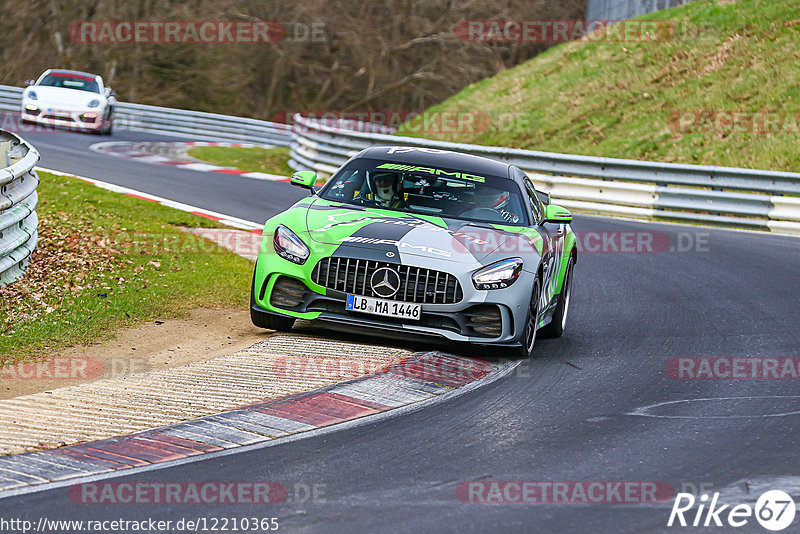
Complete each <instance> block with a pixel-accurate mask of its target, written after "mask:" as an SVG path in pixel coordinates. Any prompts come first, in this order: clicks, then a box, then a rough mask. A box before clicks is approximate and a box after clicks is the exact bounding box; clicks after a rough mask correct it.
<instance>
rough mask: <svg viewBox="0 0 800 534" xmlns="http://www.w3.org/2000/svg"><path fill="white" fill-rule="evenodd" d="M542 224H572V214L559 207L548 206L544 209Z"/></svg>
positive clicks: (554, 205)
mask: <svg viewBox="0 0 800 534" xmlns="http://www.w3.org/2000/svg"><path fill="white" fill-rule="evenodd" d="M544 222H549V223H557V224H569V223H571V222H572V214H571V213H570V212H569V211H567V210H566V209H564V208H562V207H561V206H557V205H556V204H548V205H547V207H546V208H545V209H544Z"/></svg>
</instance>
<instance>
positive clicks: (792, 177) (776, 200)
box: [289, 115, 800, 234]
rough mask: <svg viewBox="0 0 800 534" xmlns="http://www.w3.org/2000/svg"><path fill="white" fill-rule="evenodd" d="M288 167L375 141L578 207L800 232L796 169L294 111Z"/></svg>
mask: <svg viewBox="0 0 800 534" xmlns="http://www.w3.org/2000/svg"><path fill="white" fill-rule="evenodd" d="M294 123H295V139H294V141H293V142H292V145H291V150H290V155H291V160H290V161H289V165H290V166H291V167H292V168H294V169H296V170H313V171H316V172H317V173H319V174H323V175H330V174H332V173H333V172H335V171H336V169H337V168H338V167H339V166H340V165H342V164H343V163H344V162H345V161H347V159H349V158H350V157H352V156H354V155H355V154H357V153H358V152H360V151H361V150H363V149H365V148H368V147H370V146H376V145H392V146H413V147H422V148H432V149H440V150H453V151H458V152H466V153H469V154H475V155H478V156H486V157H490V158H494V159H498V160H502V161H505V162H507V163H510V164H512V165H516V166H518V167H519V168H521V169H523V170H524V171H526V172H527V173H528V175H529V176H531V178H532V179H533V181H534V182H535V183H536V185H537V187H538V188H540V189H541V190H542V191H544V192H548V193H551V194H552V196H553V198H554V199H556V200H557V202H558V203H559V204H560V205H563V206H564V207H566V208H569V209H572V210H574V211H576V212H584V213H597V214H602V215H616V216H623V217H636V218H645V219H656V220H669V221H681V222H689V223H700V224H713V225H721V226H732V227H739V228H752V229H760V230H772V231H778V232H783V233H794V234H800V174H799V173H792V172H778V171H764V170H755V169H738V168H733V167H712V166H707V165H681V164H674V163H657V162H650V161H638V160H629V159H613V158H601V157H594V156H574V155H568V154H556V153H552V152H538V151H534V150H522V149H514V148H504V147H492V146H482V145H470V144H463V143H447V142H442V141H432V140H429V139H422V138H415V137H400V136H395V135H386V134H384V133H378V132H370V131H368V130H369V128H368V127H367V126H366V125H360V126H359V127H357V128H353V124H352V122H351V121H350V122H342V123H335V122H330V121H324V122H321V121H318V120H313V119H307V118H304V117H302V116H300V115H295V116H294Z"/></svg>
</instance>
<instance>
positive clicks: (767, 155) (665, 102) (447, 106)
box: [398, 0, 800, 171]
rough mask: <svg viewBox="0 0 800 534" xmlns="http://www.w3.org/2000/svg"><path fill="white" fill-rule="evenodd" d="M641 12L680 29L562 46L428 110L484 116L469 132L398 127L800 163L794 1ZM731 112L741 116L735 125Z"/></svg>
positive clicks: (617, 153)
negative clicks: (653, 36)
mask: <svg viewBox="0 0 800 534" xmlns="http://www.w3.org/2000/svg"><path fill="white" fill-rule="evenodd" d="M640 19H646V20H657V21H666V22H669V23H671V24H672V25H673V26H674V34H673V36H672V37H671V38H667V39H666V40H663V41H638V42H634V41H629V42H589V41H577V42H570V43H566V44H563V45H559V46H556V47H554V48H551V49H550V50H548V51H546V52H544V53H543V54H541V55H539V56H537V57H536V58H534V59H532V60H530V61H528V62H526V63H524V64H522V65H519V66H517V67H515V68H512V69H508V70H506V71H503V72H502V73H500V74H498V75H497V76H495V77H493V78H489V79H486V80H483V81H481V82H479V83H476V84H473V85H471V86H468V87H466V88H465V89H464V90H462V91H461V92H460V93H458V94H457V95H455V96H453V97H451V98H450V99H448V100H446V101H445V102H443V103H442V104H440V105H438V106H435V107H433V108H431V109H429V110H428V114H429V115H430V116H434V117H435V116H436V114H437V113H440V112H458V111H461V112H464V113H472V114H475V115H476V119H475V120H473V121H465V122H464V123H463V124H464V127H455V128H453V127H451V128H449V131H447V132H446V133H442V132H438V133H437V132H436V131H431V129H430V128H428V129H426V128H425V127H424V126H421V124H420V121H417V122H413V121H412V122H411V123H410V124H408V125H406V126H405V128H404V129H402V130H401V131H400V132H398V133H399V134H401V135H412V136H413V135H416V136H422V137H429V138H434V139H440V140H446V141H457V142H466V143H477V144H484V145H497V146H509V147H516V148H527V149H536V150H545V151H552V152H562V153H572V154H586V155H594V156H607V157H620V158H634V159H645V160H655V161H665V162H680V163H695V164H709V165H726V166H735V167H746V168H762V169H774V170H787V171H798V170H800V151H798V150H797V140H798V136H800V11H798V5H797V2H796V1H789V2H787V1H785V0H738V1H731V0H699V1H697V2H690V3H688V4H686V5H684V6H681V7H676V8H672V9H667V10H664V11H661V12H658V13H652V14H650V15H646V16H644V17H640ZM720 112H726V113H728V115H725V114H724V113H720ZM734 112H743V115H741V116H739V119H738V120H736V119H734V118H733V117H732V113H734ZM468 118H469V117H468ZM434 124H435V123H434Z"/></svg>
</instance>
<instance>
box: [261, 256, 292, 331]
mask: <svg viewBox="0 0 800 534" xmlns="http://www.w3.org/2000/svg"><path fill="white" fill-rule="evenodd" d="M255 277H256V273H255V271H253V284H251V286H250V321H252V322H253V324H254V325H255V326H257V327H258V328H266V329H268V330H276V331H278V332H288V331H289V330H291V329H292V326H294V317H281V316H279V315H272V314H271V313H267V312H265V311H260V310H259V309H258V308H257V306H256V296H255V281H256V280H255Z"/></svg>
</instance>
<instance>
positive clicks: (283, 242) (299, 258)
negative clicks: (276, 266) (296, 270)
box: [273, 225, 310, 265]
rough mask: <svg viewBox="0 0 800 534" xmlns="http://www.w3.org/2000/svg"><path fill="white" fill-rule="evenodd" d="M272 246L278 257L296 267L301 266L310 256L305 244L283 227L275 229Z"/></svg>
mask: <svg viewBox="0 0 800 534" xmlns="http://www.w3.org/2000/svg"><path fill="white" fill-rule="evenodd" d="M273 244H274V246H275V252H277V253H278V256H280V257H281V258H283V259H285V260H289V261H290V262H292V263H296V264H298V265H303V264H304V263H305V262H306V260H307V259H308V255H309V254H310V252H309V250H308V247H307V246H306V244H305V243H303V241H302V240H301V239H300V238H299V237H297V236H296V235H295V234H294V232H292V231H291V230H289V229H288V228H286V227H285V226H283V225H280V226H278V227H277V228H276V229H275V239H273Z"/></svg>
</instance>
